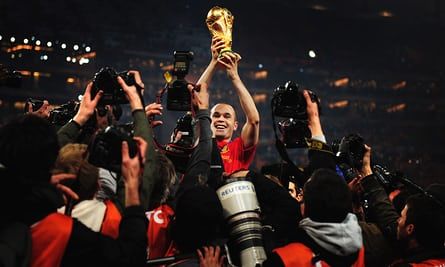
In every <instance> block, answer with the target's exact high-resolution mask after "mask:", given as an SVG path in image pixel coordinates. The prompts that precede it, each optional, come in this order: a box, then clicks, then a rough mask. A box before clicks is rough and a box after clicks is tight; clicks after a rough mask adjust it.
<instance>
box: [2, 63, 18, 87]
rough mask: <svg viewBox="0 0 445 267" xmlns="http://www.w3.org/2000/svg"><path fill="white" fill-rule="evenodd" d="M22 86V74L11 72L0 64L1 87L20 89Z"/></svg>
mask: <svg viewBox="0 0 445 267" xmlns="http://www.w3.org/2000/svg"><path fill="white" fill-rule="evenodd" d="M21 85H22V74H21V73H20V72H18V71H15V70H10V69H8V68H5V67H3V65H1V64H0V86H7V87H13V88H19V87H20V86H21Z"/></svg>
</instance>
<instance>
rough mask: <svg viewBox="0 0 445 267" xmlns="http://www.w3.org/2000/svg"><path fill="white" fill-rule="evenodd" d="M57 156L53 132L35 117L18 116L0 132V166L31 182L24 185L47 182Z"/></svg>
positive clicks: (52, 129) (43, 120)
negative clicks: (0, 164)
mask: <svg viewBox="0 0 445 267" xmlns="http://www.w3.org/2000/svg"><path fill="white" fill-rule="evenodd" d="M58 152H59V144H58V140H57V135H56V132H55V129H54V128H53V126H52V125H51V124H50V123H49V122H48V121H47V120H45V119H42V118H40V117H37V116H35V115H23V116H20V117H19V118H17V119H15V120H13V121H11V122H10V123H8V124H6V125H5V126H3V127H2V128H1V129H0V163H2V164H3V165H4V166H5V167H6V169H7V171H8V172H10V173H11V174H14V176H16V177H26V178H31V179H27V183H39V182H49V178H50V176H49V172H50V170H51V168H52V167H53V166H54V163H55V161H56V158H57V155H58ZM38 179H42V181H40V180H38ZM43 180H45V181H43Z"/></svg>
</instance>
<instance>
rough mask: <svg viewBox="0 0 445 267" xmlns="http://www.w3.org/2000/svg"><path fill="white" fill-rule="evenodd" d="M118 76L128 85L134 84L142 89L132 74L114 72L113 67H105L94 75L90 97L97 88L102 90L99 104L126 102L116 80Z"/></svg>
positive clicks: (92, 96)
mask: <svg viewBox="0 0 445 267" xmlns="http://www.w3.org/2000/svg"><path fill="white" fill-rule="evenodd" d="M118 76H120V77H121V78H122V79H123V80H124V81H125V83H126V84H127V85H128V86H132V85H135V86H136V87H137V88H138V89H139V90H141V89H142V88H140V87H139V86H138V85H137V84H136V81H135V79H134V75H133V74H131V73H128V71H122V72H116V71H115V70H114V69H113V68H110V67H105V68H102V69H100V70H99V71H98V72H97V73H96V74H95V75H94V78H93V87H92V90H91V98H94V97H95V96H96V94H97V93H98V92H99V90H102V91H103V92H104V94H103V95H102V97H101V99H100V101H99V105H112V104H128V99H127V97H126V96H125V92H124V90H123V89H122V88H121V85H120V84H119V82H118V81H117V77H118Z"/></svg>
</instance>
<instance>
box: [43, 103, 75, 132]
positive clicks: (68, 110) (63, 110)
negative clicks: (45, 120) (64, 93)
mask: <svg viewBox="0 0 445 267" xmlns="http://www.w3.org/2000/svg"><path fill="white" fill-rule="evenodd" d="M78 109H79V102H77V101H74V100H71V101H69V102H67V103H65V104H62V105H60V106H59V107H57V108H54V109H53V110H51V111H50V112H49V122H51V123H52V124H54V125H58V126H63V125H65V124H66V123H67V122H68V121H69V120H71V119H72V118H73V117H74V116H75V115H76V113H77V110H78Z"/></svg>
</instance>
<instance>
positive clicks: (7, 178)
mask: <svg viewBox="0 0 445 267" xmlns="http://www.w3.org/2000/svg"><path fill="white" fill-rule="evenodd" d="M223 47H224V41H223V40H221V39H218V38H213V39H212V44H211V55H212V57H211V60H210V63H209V65H208V67H207V68H206V69H205V71H204V72H203V74H202V75H201V77H200V78H199V80H198V81H197V82H196V84H194V85H191V84H189V85H188V86H187V90H189V93H190V96H191V116H192V120H191V121H192V122H191V123H190V125H191V128H193V130H191V131H186V130H184V129H183V127H179V126H178V127H177V128H175V130H174V131H173V133H172V136H171V141H170V143H169V144H168V145H166V146H163V145H160V144H158V143H157V141H156V139H155V138H154V133H153V128H154V127H156V126H157V125H160V124H162V115H163V112H165V110H164V108H163V106H162V105H161V104H160V103H151V104H148V105H145V104H144V101H143V99H142V97H141V95H143V94H141V90H144V88H145V85H144V83H143V80H142V77H141V76H140V74H139V72H137V71H130V72H129V75H132V76H133V77H134V80H135V84H134V85H128V84H127V83H126V82H125V81H124V80H123V79H122V78H121V77H118V78H117V82H118V83H119V86H120V87H121V88H122V90H123V92H124V93H125V96H126V99H127V100H128V103H129V105H130V108H131V112H132V118H133V121H132V125H131V133H132V134H129V133H128V132H130V131H128V130H125V129H123V128H122V127H117V126H116V124H117V121H118V119H119V118H118V117H119V116H117V112H114V111H115V107H113V106H111V105H103V104H102V103H101V98H102V97H103V95H104V92H103V91H98V92H97V93H95V92H94V90H93V87H94V85H93V83H89V84H88V85H87V87H86V90H85V93H84V94H83V97H82V100H81V102H80V105H79V107H78V109H77V112H76V114H75V115H74V117H73V118H71V119H70V120H69V121H68V122H67V123H66V124H65V125H63V126H62V127H61V128H59V129H58V130H57V131H56V129H55V128H54V126H53V125H51V123H50V122H49V121H48V114H49V103H47V102H44V103H43V104H42V106H41V107H39V108H38V109H37V110H33V109H32V106H30V108H29V109H28V110H27V111H28V112H27V114H25V115H22V116H20V117H18V118H16V119H14V120H12V121H11V122H9V123H6V124H5V125H3V126H2V127H1V128H0V174H1V176H0V177H1V179H2V184H3V185H2V187H1V189H0V190H1V192H0V197H1V203H2V204H1V205H2V208H3V210H4V216H3V217H2V218H3V219H2V220H1V221H0V226H1V228H0V229H1V231H0V237H1V238H0V243H1V246H0V260H1V262H2V264H3V265H4V266H36V267H38V266H148V265H151V266H153V265H156V264H158V265H164V266H201V267H217V266H233V265H235V266H256V265H257V264H259V265H261V266H437V267H439V266H445V247H444V245H445V185H443V184H432V185H430V186H428V187H427V188H426V189H423V188H421V187H418V186H416V185H415V184H414V183H409V180H408V182H405V183H402V184H397V185H392V186H388V185H386V184H382V183H381V179H379V177H378V175H379V174H378V173H375V168H373V165H372V163H371V159H372V153H371V147H370V146H371V145H372V144H369V146H368V145H365V144H363V149H364V153H363V155H362V158H361V159H360V166H354V168H353V169H354V170H353V171H354V172H353V173H354V176H353V177H350V176H348V175H346V174H345V173H343V172H342V170H341V169H339V168H338V162H337V160H336V156H335V155H334V153H333V149H332V147H331V145H330V144H328V143H327V142H326V137H325V135H324V132H323V128H322V125H321V122H320V117H319V108H318V103H317V101H314V99H313V98H312V97H311V93H310V92H309V91H304V92H303V97H304V101H305V106H306V110H305V113H306V116H307V122H306V123H307V128H308V130H309V132H310V136H311V137H310V138H306V139H305V141H306V143H307V147H308V154H307V157H308V159H307V162H308V165H307V166H303V167H302V168H301V169H298V171H297V169H296V168H297V167H295V166H294V165H293V164H290V162H288V163H289V164H288V168H295V169H294V170H293V169H291V170H289V169H288V170H287V171H286V172H284V171H283V167H282V166H281V167H280V166H279V167H278V168H277V169H275V170H270V169H269V171H264V173H259V172H255V171H251V170H249V167H250V166H251V163H252V161H253V158H254V156H255V153H256V151H257V145H258V143H259V140H260V138H261V136H260V134H259V133H260V131H259V129H260V123H262V122H261V117H260V114H259V112H258V110H257V107H256V105H255V102H254V101H253V98H252V96H251V94H250V93H249V90H248V89H247V88H246V86H245V85H244V83H243V82H242V79H241V78H240V75H239V74H238V62H239V61H240V60H241V56H240V55H239V54H237V53H234V52H225V53H220V50H221V49H222V48H223ZM218 68H222V69H224V70H225V71H226V73H227V77H228V79H229V80H230V82H231V83H232V85H233V91H234V95H236V96H238V99H239V106H240V107H241V112H238V113H237V112H236V111H235V109H234V108H233V103H218V104H216V105H215V106H213V107H210V106H209V99H210V98H211V97H212V87H213V86H214V85H213V83H212V76H213V75H214V72H215V70H216V69H218ZM240 118H242V119H243V120H244V121H245V123H244V125H238V119H240ZM238 129H240V131H239V136H238V137H236V131H237V130H238ZM110 140H111V141H110ZM116 140H117V141H116ZM184 144H188V147H185V145H184ZM178 153H182V154H178ZM289 166H290V167H289ZM272 169H273V168H272ZM293 172H298V173H299V175H298V178H295V177H294V176H293V175H290V174H288V173H293ZM290 177H294V178H290ZM239 181H243V182H246V183H243V185H242V186H236V187H225V186H230V185H231V184H233V183H237V182H239ZM223 187H224V188H229V189H224V190H222V189H221V188H223ZM228 199H229V200H230V199H237V200H239V201H238V202H236V203H237V204H236V205H237V206H236V207H233V206H227V204H226V203H227V200H228ZM252 203H254V205H253V206H255V205H257V207H255V208H254V209H249V207H250V206H251V204H252ZM255 203H256V204H255ZM233 209H235V210H241V211H242V212H241V213H239V214H238V213H231V211H232V210H233ZM240 214H241V215H243V216H244V215H245V217H243V216H238V215H240ZM252 214H253V215H252ZM234 218H236V220H235V221H234ZM258 229H259V230H258ZM251 252H252V253H251ZM246 253H251V254H249V257H246V256H245V255H246Z"/></svg>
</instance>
